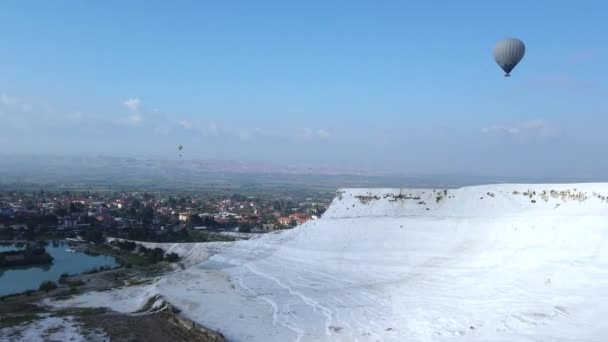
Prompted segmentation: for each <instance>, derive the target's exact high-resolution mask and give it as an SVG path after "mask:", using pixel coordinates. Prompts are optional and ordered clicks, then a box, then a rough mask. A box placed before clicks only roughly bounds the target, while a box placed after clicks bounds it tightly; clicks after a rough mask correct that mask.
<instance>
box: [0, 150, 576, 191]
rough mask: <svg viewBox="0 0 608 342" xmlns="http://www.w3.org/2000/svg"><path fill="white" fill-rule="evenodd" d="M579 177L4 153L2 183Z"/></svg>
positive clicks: (442, 181) (176, 184) (452, 181)
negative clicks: (492, 175) (502, 175)
mask: <svg viewBox="0 0 608 342" xmlns="http://www.w3.org/2000/svg"><path fill="white" fill-rule="evenodd" d="M573 181H584V180H580V179H572V178H569V179H555V178H552V179H538V178H514V177H509V178H496V177H484V176H476V175H458V174H445V173H439V172H438V173H437V174H416V173H414V172H412V171H403V170H399V169H397V170H391V169H390V168H382V167H375V168H370V167H362V168H357V167H353V166H342V167H337V166H328V165H318V164H315V165H312V164H306V163H298V164H284V165H282V164H278V163H275V164H273V163H262V162H244V161H222V160H193V159H173V160H171V159H154V158H133V157H115V156H18V155H4V156H0V185H3V186H5V187H6V186H13V187H19V186H27V185H40V186H59V187H66V188H74V187H76V188H78V187H110V188H147V189H199V188H208V187H220V188H242V187H252V186H257V187H261V186H264V187H269V186H271V187H277V188H280V187H282V186H283V187H311V188H324V189H337V188H340V187H460V186H465V185H474V184H482V183H504V182H520V183H521V182H529V183H539V182H540V183H542V182H573Z"/></svg>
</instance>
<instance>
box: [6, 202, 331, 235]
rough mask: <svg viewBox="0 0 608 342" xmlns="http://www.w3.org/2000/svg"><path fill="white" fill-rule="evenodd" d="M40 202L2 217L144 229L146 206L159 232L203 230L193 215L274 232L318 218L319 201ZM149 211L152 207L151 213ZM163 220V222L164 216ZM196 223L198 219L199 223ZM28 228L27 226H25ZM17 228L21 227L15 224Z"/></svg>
mask: <svg viewBox="0 0 608 342" xmlns="http://www.w3.org/2000/svg"><path fill="white" fill-rule="evenodd" d="M37 200H38V201H37V202H36V201H32V200H30V201H29V202H28V205H24V203H25V202H26V201H24V200H23V199H17V200H16V201H12V202H7V201H0V216H5V217H15V216H16V215H24V216H27V215H44V214H53V215H56V216H57V217H58V218H57V222H56V229H57V230H63V231H73V230H81V229H85V228H87V227H89V226H91V224H94V225H95V226H101V227H112V228H117V229H121V228H129V227H137V226H142V225H143V224H144V222H143V221H142V218H141V215H139V214H138V213H140V212H141V211H142V210H144V209H145V208H148V210H149V211H150V212H151V214H150V215H151V217H152V220H151V222H150V221H148V222H146V223H145V224H146V225H149V226H152V228H156V229H158V230H165V229H171V230H175V229H183V228H185V227H187V226H190V227H195V228H199V229H204V228H205V226H204V224H203V225H202V226H201V225H200V224H197V225H194V224H193V222H192V220H193V219H192V218H193V216H198V217H199V218H200V219H201V221H202V222H207V221H205V220H206V219H211V220H212V222H214V223H215V224H219V225H221V226H224V227H225V226H230V225H234V226H235V227H238V226H239V225H245V224H248V225H250V226H252V228H253V229H254V230H274V229H283V228H288V227H293V226H296V225H299V224H302V223H304V222H306V221H307V220H310V219H316V218H317V217H318V214H317V208H319V207H321V208H323V207H325V208H326V207H327V205H328V204H324V205H321V206H318V205H317V204H316V203H312V202H310V203H308V202H307V203H305V204H304V205H300V206H298V207H296V208H292V209H290V210H288V211H287V212H286V211H285V210H283V211H282V212H281V211H278V210H275V208H273V206H272V203H271V201H262V200H259V199H254V198H248V199H247V200H233V199H217V200H211V199H199V198H194V199H193V198H188V200H187V201H184V200H183V199H180V203H179V204H176V201H175V200H170V199H168V198H167V197H166V196H158V195H157V196H147V197H142V196H140V195H128V194H114V195H113V196H108V197H104V196H103V195H91V196H78V195H55V196H52V197H43V198H37ZM150 208H151V209H150ZM163 217H164V219H162V220H161V218H163ZM197 221H198V220H197ZM23 226H24V227H21V228H25V225H23ZM13 228H19V227H17V226H15V227H13Z"/></svg>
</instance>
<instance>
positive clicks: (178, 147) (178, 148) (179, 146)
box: [177, 145, 184, 157]
mask: <svg viewBox="0 0 608 342" xmlns="http://www.w3.org/2000/svg"><path fill="white" fill-rule="evenodd" d="M182 148H184V147H183V146H182V145H178V146H177V150H178V151H180V153H179V156H180V157H181V156H182V153H181V151H182Z"/></svg>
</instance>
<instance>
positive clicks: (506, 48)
mask: <svg viewBox="0 0 608 342" xmlns="http://www.w3.org/2000/svg"><path fill="white" fill-rule="evenodd" d="M524 53H526V46H525V45H524V42H522V41H521V40H519V39H516V38H507V39H503V40H501V41H499V42H498V43H496V46H495V47H494V50H493V51H492V54H493V55H494V60H495V61H496V63H497V64H498V65H499V66H500V67H501V68H502V70H504V71H505V77H509V76H511V75H510V72H511V70H513V68H515V66H516V65H517V63H519V62H520V61H521V59H522V58H524Z"/></svg>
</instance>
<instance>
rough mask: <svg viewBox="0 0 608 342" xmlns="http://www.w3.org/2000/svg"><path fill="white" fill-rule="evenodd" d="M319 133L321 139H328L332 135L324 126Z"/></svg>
mask: <svg viewBox="0 0 608 342" xmlns="http://www.w3.org/2000/svg"><path fill="white" fill-rule="evenodd" d="M317 134H318V135H319V138H321V139H327V138H329V137H330V136H331V134H329V132H328V131H326V130H324V129H322V128H321V129H319V130H318V131H317Z"/></svg>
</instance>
